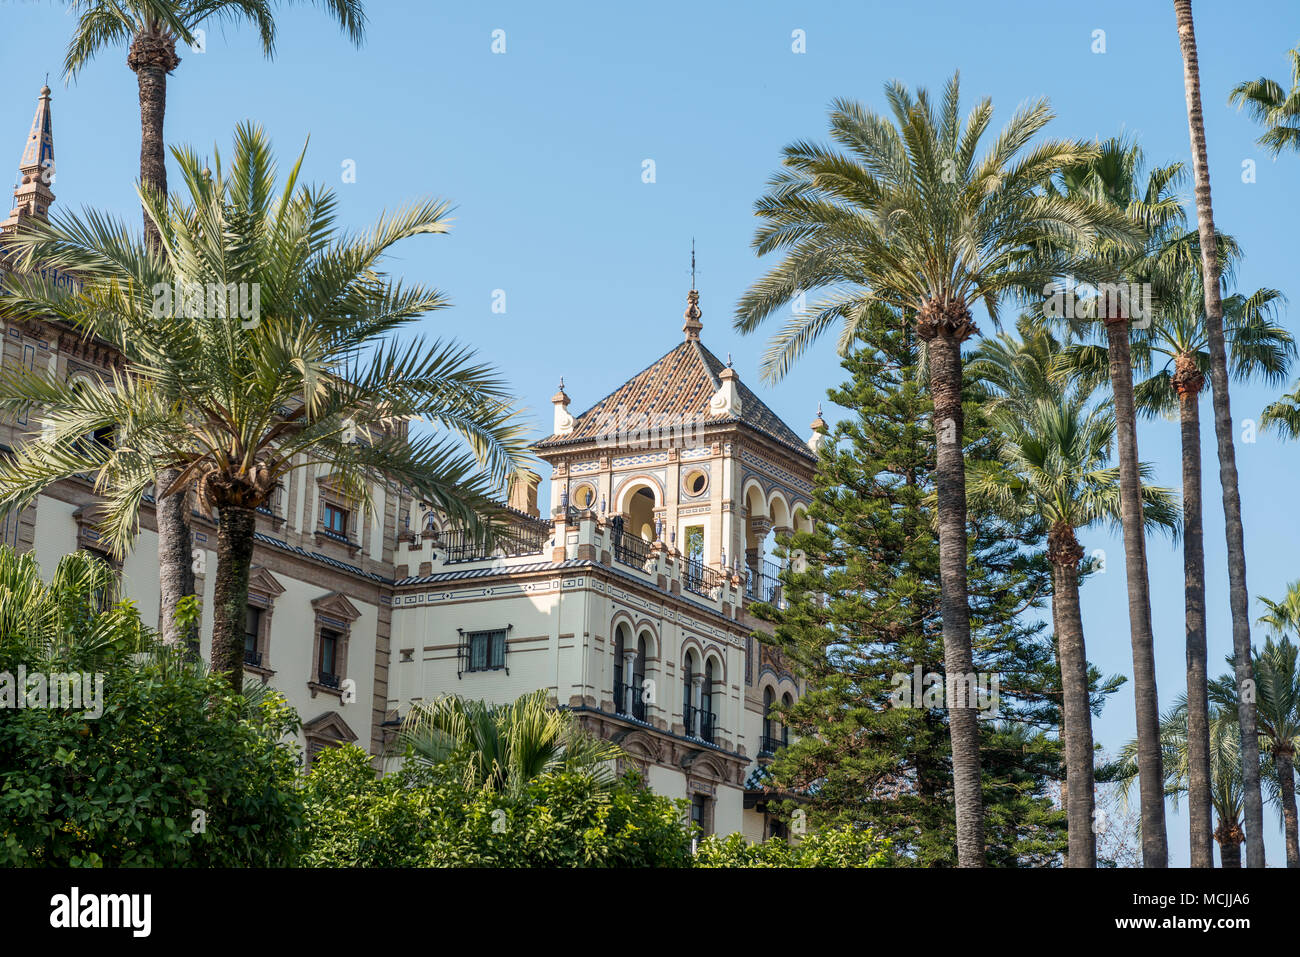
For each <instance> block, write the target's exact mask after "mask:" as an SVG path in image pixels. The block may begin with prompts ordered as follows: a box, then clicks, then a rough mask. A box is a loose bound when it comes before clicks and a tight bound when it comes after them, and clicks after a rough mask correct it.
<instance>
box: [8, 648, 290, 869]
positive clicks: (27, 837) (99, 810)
mask: <svg viewBox="0 0 1300 957" xmlns="http://www.w3.org/2000/svg"><path fill="white" fill-rule="evenodd" d="M103 699H104V710H103V714H102V715H101V716H100V717H99V718H97V719H94V718H89V717H88V716H87V715H85V714H83V713H81V712H78V711H65V710H54V709H41V710H36V709H31V710H28V709H24V710H4V711H0V768H4V769H5V770H3V771H0V864H5V865H11V866H12V865H20V866H42V865H44V866H61V867H66V866H72V867H78V866H90V867H94V866H107V867H134V866H142V867H176V866H199V867H230V866H274V865H281V864H285V863H292V861H293V860H294V859H295V857H296V854H297V848H298V842H299V840H300V831H299V829H300V827H301V824H302V805H301V797H300V794H299V789H298V785H297V781H296V776H297V759H296V755H295V750H296V749H295V748H293V747H292V746H288V745H286V744H285V743H283V741H282V738H283V737H284V736H285V735H288V734H292V733H293V732H294V730H295V729H296V727H297V721H298V719H297V716H296V715H295V714H294V712H293V709H292V708H290V707H289V706H288V705H287V704H286V703H285V702H284V700H283V698H280V697H279V696H278V695H267V696H265V697H263V698H262V700H261V701H259V702H258V703H256V704H254V705H250V703H249V702H248V701H246V700H245V699H244V698H242V697H241V696H238V695H234V694H232V693H230V691H229V686H228V685H227V683H226V682H225V681H224V680H223V679H221V678H220V677H218V676H212V675H205V674H203V673H202V672H201V671H200V670H198V669H196V668H195V667H193V666H190V665H185V664H181V663H180V662H178V661H176V660H175V659H174V658H171V657H169V656H164V657H162V658H160V659H157V660H152V661H149V662H147V663H144V664H141V665H138V666H136V667H134V668H130V669H119V670H116V671H114V672H111V673H109V674H108V675H106V676H105V683H104V695H103ZM195 812H199V813H197V814H196V813H195Z"/></svg>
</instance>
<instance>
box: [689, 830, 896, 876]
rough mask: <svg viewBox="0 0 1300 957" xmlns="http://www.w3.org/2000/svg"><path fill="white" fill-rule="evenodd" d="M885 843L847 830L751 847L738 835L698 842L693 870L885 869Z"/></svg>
mask: <svg viewBox="0 0 1300 957" xmlns="http://www.w3.org/2000/svg"><path fill="white" fill-rule="evenodd" d="M891 863H892V855H891V854H890V850H889V842H888V841H887V840H882V839H881V838H878V837H876V835H875V834H873V833H872V832H871V830H869V829H856V828H847V827H838V828H823V829H821V830H817V831H813V832H812V833H811V834H808V835H807V836H805V837H804V838H803V839H802V840H800V841H799V842H798V843H797V844H788V843H786V842H785V841H784V840H783V839H781V838H772V839H771V840H768V841H764V842H763V843H761V844H752V843H750V842H749V841H747V840H745V838H744V837H743V836H742V835H740V834H732V835H730V836H728V837H725V838H721V837H717V836H716V835H710V836H709V837H706V838H705V839H704V840H702V841H700V843H699V848H698V850H697V852H696V855H695V866H696V867H889V866H890V864H891Z"/></svg>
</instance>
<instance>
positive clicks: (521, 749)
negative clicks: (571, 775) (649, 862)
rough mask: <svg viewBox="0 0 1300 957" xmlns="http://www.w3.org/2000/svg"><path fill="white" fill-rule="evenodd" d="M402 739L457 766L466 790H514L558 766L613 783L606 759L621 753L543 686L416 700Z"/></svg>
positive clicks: (431, 759)
mask: <svg viewBox="0 0 1300 957" xmlns="http://www.w3.org/2000/svg"><path fill="white" fill-rule="evenodd" d="M397 744H398V747H399V748H400V749H401V750H403V751H405V752H406V753H408V754H410V755H411V756H412V757H413V758H414V759H415V760H417V761H419V762H421V763H424V764H429V765H435V766H438V765H441V766H448V767H450V768H451V769H452V770H453V771H458V772H459V773H460V775H461V779H462V784H463V786H464V787H465V789H466V790H472V791H477V790H483V789H486V790H489V791H498V792H505V793H509V794H514V795H518V794H519V793H520V792H521V791H522V790H523V789H524V788H525V787H526V786H527V785H528V783H529V782H530V781H531V780H532V779H533V778H536V777H539V776H540V775H543V774H549V773H553V772H560V771H573V772H580V773H583V774H588V775H591V776H592V777H594V778H595V779H596V781H597V782H598V783H600V784H601V785H603V786H606V787H608V786H609V785H610V784H612V783H613V781H614V776H613V774H611V773H610V769H609V766H608V762H611V761H613V760H615V759H616V758H619V757H621V756H622V754H623V751H622V749H621V748H619V747H618V745H616V744H613V743H611V742H609V741H606V740H604V739H603V738H598V737H595V736H594V735H591V734H588V733H586V732H584V731H582V730H581V729H580V728H578V726H577V721H576V719H575V717H574V714H573V712H572V711H567V710H561V709H558V708H552V707H549V706H548V705H547V700H546V691H545V690H544V689H543V690H539V691H534V692H533V693H532V694H526V695H524V696H523V697H521V698H519V699H518V700H517V701H515V702H514V703H513V704H506V705H493V704H488V703H486V702H483V701H472V700H469V699H467V698H461V697H459V696H458V695H443V696H441V697H437V698H434V699H433V700H432V701H421V702H417V703H416V704H414V705H412V707H411V710H410V711H408V712H407V713H406V716H405V717H404V718H403V719H402V726H401V728H400V730H399V731H398V734H397Z"/></svg>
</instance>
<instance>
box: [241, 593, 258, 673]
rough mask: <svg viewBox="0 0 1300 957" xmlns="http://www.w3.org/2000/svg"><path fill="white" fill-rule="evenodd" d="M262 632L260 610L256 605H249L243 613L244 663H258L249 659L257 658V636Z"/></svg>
mask: <svg viewBox="0 0 1300 957" xmlns="http://www.w3.org/2000/svg"><path fill="white" fill-rule="evenodd" d="M261 632H262V609H260V608H258V607H257V606H256V605H249V606H248V608H247V610H246V611H245V612H244V661H246V662H248V663H249V664H257V663H258V662H256V661H252V660H251V659H253V658H255V657H257V636H258V635H259V634H261Z"/></svg>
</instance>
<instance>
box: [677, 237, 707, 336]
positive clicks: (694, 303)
mask: <svg viewBox="0 0 1300 957" xmlns="http://www.w3.org/2000/svg"><path fill="white" fill-rule="evenodd" d="M682 315H683V316H684V317H685V318H686V322H685V323H683V324H682V332H684V333H686V338H687V339H699V338H700V330H701V329H703V328H704V323H702V322H700V316H701V315H702V313H701V312H700V294H699V292H698V291H696V289H695V239H694V238H692V239H691V291H690V292H688V293H687V294H686V311H685V312H684V313H682Z"/></svg>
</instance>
